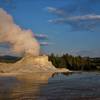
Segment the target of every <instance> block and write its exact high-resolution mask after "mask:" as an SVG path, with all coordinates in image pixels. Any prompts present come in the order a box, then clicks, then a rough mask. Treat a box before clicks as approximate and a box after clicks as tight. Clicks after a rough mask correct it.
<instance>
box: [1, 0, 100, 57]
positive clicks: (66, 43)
mask: <svg viewBox="0 0 100 100" xmlns="http://www.w3.org/2000/svg"><path fill="white" fill-rule="evenodd" d="M0 8H3V9H4V10H5V11H7V12H8V13H9V14H10V15H11V16H12V17H13V19H14V22H15V23H16V24H18V25H19V26H20V27H21V28H23V29H31V30H32V31H33V33H34V34H36V35H39V34H45V35H46V36H47V38H46V39H38V41H39V42H42V44H43V45H42V46H41V52H43V53H47V54H48V53H55V54H63V53H70V54H73V55H82V56H91V57H100V28H99V27H100V0H0ZM6 48H7V47H5V46H4V45H0V53H2V51H3V52H4V51H6Z"/></svg>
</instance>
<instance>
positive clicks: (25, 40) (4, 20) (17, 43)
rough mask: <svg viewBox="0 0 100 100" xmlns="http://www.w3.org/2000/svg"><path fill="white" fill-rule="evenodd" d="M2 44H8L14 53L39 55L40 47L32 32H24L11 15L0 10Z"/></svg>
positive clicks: (0, 41)
mask: <svg viewBox="0 0 100 100" xmlns="http://www.w3.org/2000/svg"><path fill="white" fill-rule="evenodd" d="M0 43H8V44H9V45H10V46H11V49H10V50H11V52H12V53H13V52H14V53H19V54H22V53H30V54H32V55H34V56H37V55H39V51H40V46H39V43H38V42H37V40H36V39H35V37H33V33H32V31H31V30H23V29H21V28H20V27H19V26H18V25H16V24H15V23H14V21H13V18H12V16H11V15H9V14H8V13H7V12H6V11H4V10H3V9H2V8H0Z"/></svg>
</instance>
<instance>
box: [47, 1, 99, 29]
mask: <svg viewBox="0 0 100 100" xmlns="http://www.w3.org/2000/svg"><path fill="white" fill-rule="evenodd" d="M92 1H93V2H92ZM95 6H96V7H95ZM99 6H100V0H75V1H74V2H73V0H70V2H67V3H66V6H64V7H59V8H55V7H47V8H48V12H49V13H51V14H55V15H57V17H58V18H57V19H50V20H48V22H50V23H55V24H66V25H69V26H71V30H79V31H80V30H88V31H100V28H99V26H100V10H99Z"/></svg>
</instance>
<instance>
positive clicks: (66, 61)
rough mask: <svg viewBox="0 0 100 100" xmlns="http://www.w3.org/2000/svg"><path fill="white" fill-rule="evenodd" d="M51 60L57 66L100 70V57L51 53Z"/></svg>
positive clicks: (71, 68)
mask: <svg viewBox="0 0 100 100" xmlns="http://www.w3.org/2000/svg"><path fill="white" fill-rule="evenodd" d="M49 60H50V61H51V62H52V63H53V65H54V66H55V67H56V68H67V69H70V70H87V71H89V70H100V58H90V57H81V56H72V55H69V54H63V55H62V56H58V55H54V54H53V53H52V54H51V55H49Z"/></svg>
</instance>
